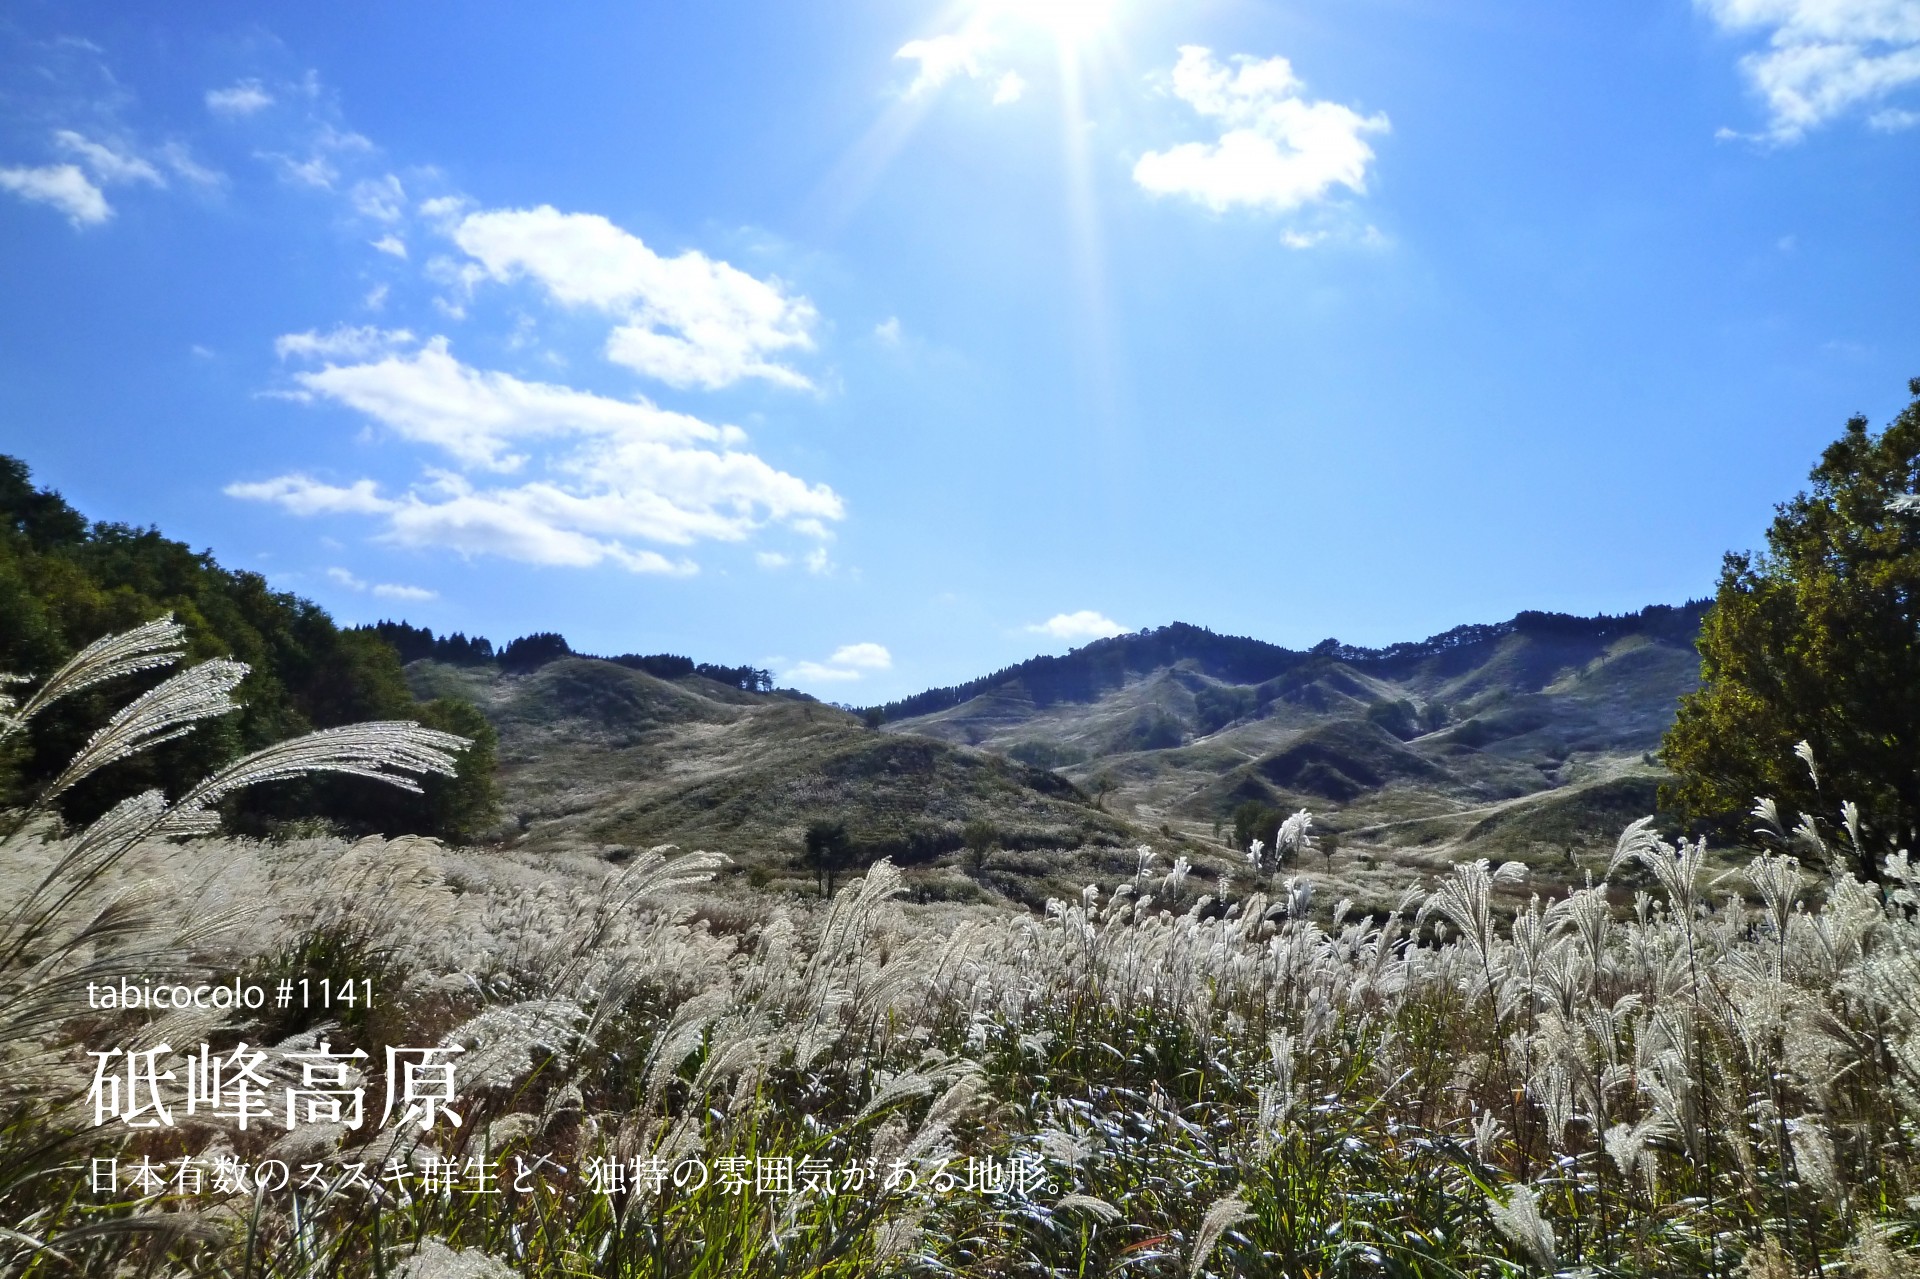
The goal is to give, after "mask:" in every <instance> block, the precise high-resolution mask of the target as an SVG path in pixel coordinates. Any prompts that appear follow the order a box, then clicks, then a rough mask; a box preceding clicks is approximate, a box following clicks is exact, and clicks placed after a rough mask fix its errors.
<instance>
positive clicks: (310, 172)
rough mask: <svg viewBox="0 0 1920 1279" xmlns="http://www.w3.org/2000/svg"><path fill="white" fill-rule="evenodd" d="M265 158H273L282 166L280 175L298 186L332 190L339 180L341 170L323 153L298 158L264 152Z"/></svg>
mask: <svg viewBox="0 0 1920 1279" xmlns="http://www.w3.org/2000/svg"><path fill="white" fill-rule="evenodd" d="M263 158H265V159H268V160H272V161H274V162H275V163H277V164H278V165H279V166H280V176H281V177H282V178H284V179H285V180H286V181H288V182H292V183H294V184H295V185H298V186H304V187H317V188H319V189H320V190H322V191H331V190H332V189H333V184H334V183H335V182H336V181H338V180H339V177H340V170H338V169H336V168H334V166H333V163H332V161H330V160H328V159H327V158H326V157H325V156H323V155H315V156H310V157H308V158H307V159H305V160H296V159H294V158H293V157H292V156H290V155H281V154H279V153H277V152H264V153H263Z"/></svg>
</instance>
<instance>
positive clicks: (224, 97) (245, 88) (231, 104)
mask: <svg viewBox="0 0 1920 1279" xmlns="http://www.w3.org/2000/svg"><path fill="white" fill-rule="evenodd" d="M272 105H273V95H272V94H271V93H268V92H267V91H266V89H265V88H264V87H263V86H262V85H261V83H260V82H259V81H258V80H242V81H240V82H239V83H238V84H234V85H230V86H229V87H227V88H225V89H208V90H207V110H209V111H211V112H213V113H214V114H215V115H218V116H225V117H227V118H228V119H236V118H238V117H240V116H248V115H252V114H253V113H254V112H256V111H261V110H265V109H266V108H267V107H270V106H272Z"/></svg>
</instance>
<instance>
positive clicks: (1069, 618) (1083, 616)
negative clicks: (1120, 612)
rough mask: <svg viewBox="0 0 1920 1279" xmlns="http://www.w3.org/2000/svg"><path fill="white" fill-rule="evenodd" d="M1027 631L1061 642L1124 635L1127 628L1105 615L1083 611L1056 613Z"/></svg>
mask: <svg viewBox="0 0 1920 1279" xmlns="http://www.w3.org/2000/svg"><path fill="white" fill-rule="evenodd" d="M1027 630H1029V631H1031V632H1032V633H1034V634H1036V635H1051V636H1052V637H1053V638H1054V639H1060V640H1091V639H1105V638H1107V637H1108V636H1110V635H1124V634H1126V630H1127V628H1126V627H1124V626H1122V625H1120V623H1118V622H1116V621H1114V620H1113V619H1112V618H1111V617H1108V616H1106V615H1105V614H1102V613H1096V612H1094V611H1093V610H1092V609H1081V610H1080V611H1079V612H1077V613H1055V614H1054V615H1053V616H1052V617H1049V618H1048V619H1047V620H1046V621H1044V622H1041V623H1039V624H1038V625H1037V626H1029V627H1027Z"/></svg>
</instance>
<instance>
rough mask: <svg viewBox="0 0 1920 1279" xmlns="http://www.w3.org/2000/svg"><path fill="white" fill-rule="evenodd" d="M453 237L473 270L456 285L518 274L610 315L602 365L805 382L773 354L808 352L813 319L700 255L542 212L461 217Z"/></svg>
mask: <svg viewBox="0 0 1920 1279" xmlns="http://www.w3.org/2000/svg"><path fill="white" fill-rule="evenodd" d="M451 235H452V238H453V241H454V243H456V244H457V245H459V246H460V248H461V249H462V250H463V251H465V252H466V254H467V255H468V256H469V257H471V258H472V259H474V261H475V262H476V263H478V270H477V272H474V273H473V274H464V275H461V276H459V277H458V281H459V282H460V283H463V284H466V285H469V286H470V285H471V284H472V283H474V282H475V280H476V277H477V278H482V279H484V278H492V279H494V280H499V281H509V280H514V279H518V278H522V277H524V278H527V279H530V280H532V281H534V282H535V283H537V284H538V285H539V286H540V287H542V288H543V289H545V290H546V292H547V294H548V296H549V297H551V298H552V299H553V300H554V301H556V302H559V303H561V304H563V305H567V306H576V307H589V308H593V309H596V310H599V311H603V312H606V313H608V314H610V315H614V316H616V317H618V318H619V319H620V321H621V323H619V324H618V325H617V326H616V327H615V328H614V329H613V331H612V333H611V334H609V336H608V338H607V343H606V356H607V358H608V359H610V360H612V361H613V362H615V363H616V364H622V365H625V366H626V367H628V368H630V369H633V370H634V371H635V372H637V373H641V374H643V375H645V376H647V377H651V378H656V379H658V380H660V381H662V382H665V383H666V384H668V385H669V386H674V387H682V388H685V387H703V388H708V389H712V388H717V387H723V386H730V385H732V384H734V383H736V382H739V381H742V380H744V379H747V378H759V379H762V380H764V381H768V382H773V383H776V384H778V385H782V386H790V387H796V388H807V387H810V386H811V385H812V383H811V382H810V381H809V380H808V378H807V377H806V376H805V375H804V374H802V373H800V372H798V371H797V370H795V369H794V368H792V367H791V366H790V365H787V364H785V363H782V362H780V361H779V360H778V359H777V358H775V357H777V356H779V355H781V354H783V353H786V352H793V351H810V350H812V349H813V348H814V340H813V327H814V325H815V323H816V321H817V320H818V318H819V313H818V312H817V311H816V310H815V309H814V306H813V303H811V302H810V301H808V300H807V299H806V298H804V297H798V296H794V295H791V294H789V293H788V292H787V291H786V289H785V287H784V286H783V285H782V284H781V282H780V281H778V280H774V279H766V280H763V279H760V278H758V277H756V276H753V275H750V274H748V273H747V272H745V271H742V270H740V269H738V268H737V267H734V266H732V265H730V264H728V263H726V262H720V261H716V260H714V259H712V258H709V257H707V256H706V255H705V254H703V253H700V252H699V251H697V250H688V251H687V252H685V253H681V254H679V255H677V256H674V257H663V256H661V255H660V254H658V253H656V252H654V251H653V250H652V249H651V248H649V247H648V246H647V245H646V244H645V243H644V242H643V241H642V240H641V239H640V237H638V236H636V235H633V234H631V233H629V232H627V231H625V230H622V229H621V228H620V227H618V226H615V225H614V224H613V223H612V222H610V221H608V220H607V219H606V218H603V217H601V216H599V215H598V214H591V213H562V212H560V211H559V210H558V209H555V208H553V207H552V206H550V205H542V206H540V207H539V208H533V209H497V210H489V211H485V212H479V213H468V214H466V215H465V216H463V217H461V218H460V219H459V221H458V222H456V223H454V224H453V226H452V228H451ZM466 269H467V270H468V271H472V270H473V269H472V268H471V267H469V268H466Z"/></svg>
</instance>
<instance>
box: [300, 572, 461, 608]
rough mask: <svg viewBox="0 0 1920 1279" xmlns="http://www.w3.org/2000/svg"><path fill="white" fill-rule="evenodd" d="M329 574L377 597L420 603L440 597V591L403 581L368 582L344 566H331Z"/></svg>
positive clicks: (365, 593) (337, 580)
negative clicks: (407, 583) (409, 584)
mask: <svg viewBox="0 0 1920 1279" xmlns="http://www.w3.org/2000/svg"><path fill="white" fill-rule="evenodd" d="M327 576H328V578H330V579H331V580H333V581H334V582H337V583H339V584H340V585H341V586H344V587H346V588H347V589H348V590H350V591H357V592H359V593H361V594H363V595H371V596H373V597H374V598H375V599H382V600H402V601H409V602H414V603H419V602H423V601H426V600H437V599H439V598H440V592H438V591H430V590H428V589H427V588H426V587H424V586H408V585H406V584H405V583H402V582H368V581H364V580H362V579H361V578H360V577H358V576H356V575H355V574H354V573H353V572H351V571H350V570H348V569H344V568H330V569H328V570H327Z"/></svg>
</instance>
